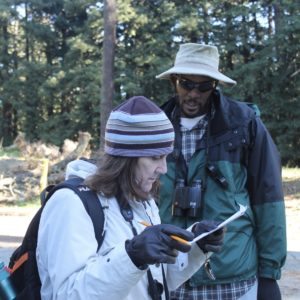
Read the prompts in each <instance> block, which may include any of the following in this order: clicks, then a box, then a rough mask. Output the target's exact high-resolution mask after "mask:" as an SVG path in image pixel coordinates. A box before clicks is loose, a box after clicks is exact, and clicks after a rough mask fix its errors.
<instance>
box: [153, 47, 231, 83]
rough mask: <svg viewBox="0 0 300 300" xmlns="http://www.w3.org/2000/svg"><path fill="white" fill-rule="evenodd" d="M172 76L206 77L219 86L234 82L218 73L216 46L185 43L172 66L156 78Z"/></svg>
mask: <svg viewBox="0 0 300 300" xmlns="http://www.w3.org/2000/svg"><path fill="white" fill-rule="evenodd" d="M172 74H186V75H199V76H207V77H210V78H213V79H215V80H218V81H219V82H220V83H221V84H229V85H235V84H236V81H235V80H232V79H231V78H229V77H228V76H226V75H224V74H223V73H221V72H220V71H219V52H218V48H217V47H216V46H211V45H206V44H196V43H187V44H182V45H180V47H179V51H178V52H177V54H176V58H175V63H174V66H173V67H171V68H170V69H168V70H167V71H165V72H163V73H161V74H159V75H157V76H156V78H160V79H170V76H171V75H172Z"/></svg>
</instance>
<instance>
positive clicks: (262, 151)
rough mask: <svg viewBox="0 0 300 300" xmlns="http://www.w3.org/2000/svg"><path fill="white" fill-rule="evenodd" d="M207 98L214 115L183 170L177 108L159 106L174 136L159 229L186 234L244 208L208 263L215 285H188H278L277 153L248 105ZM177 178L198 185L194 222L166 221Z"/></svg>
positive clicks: (282, 232)
mask: <svg viewBox="0 0 300 300" xmlns="http://www.w3.org/2000/svg"><path fill="white" fill-rule="evenodd" d="M212 98H213V101H214V109H215V112H214V114H213V117H212V118H211V120H210V122H209V125H208V130H207V132H206V134H205V136H204V138H203V139H201V141H199V142H198V143H197V147H196V149H197V150H196V152H195V153H194V155H193V157H192V159H191V161H190V163H189V167H188V168H187V167H186V166H185V163H182V161H183V157H182V154H181V152H180V147H181V146H180V144H181V142H180V140H181V136H180V127H179V117H177V116H178V113H176V111H178V108H177V107H176V105H175V102H176V101H175V99H171V100H169V101H168V102H166V103H165V104H164V105H163V106H162V109H163V110H164V111H165V112H166V114H167V115H168V117H169V118H170V119H171V121H172V123H173V126H174V128H175V131H176V140H175V148H174V152H173V153H172V154H170V155H169V156H168V159H167V160H168V173H167V174H165V175H163V176H162V177H161V188H160V203H159V208H160V215H161V219H162V223H171V224H175V225H178V226H180V227H183V228H186V227H188V226H189V225H191V224H193V223H194V222H195V221H200V220H203V219H210V220H217V221H223V220H225V219H227V218H228V217H230V216H231V215H232V214H233V213H235V212H236V211H237V210H239V204H242V205H247V206H248V209H247V211H246V213H245V215H244V216H242V217H240V218H239V219H237V220H235V221H234V222H232V223H230V224H228V226H227V232H226V235H225V240H224V246H223V249H222V251H221V252H220V253H218V254H213V255H212V257H211V266H212V269H213V272H214V274H215V276H216V278H217V280H216V281H211V280H210V279H209V278H208V277H207V275H206V273H205V271H204V268H201V269H200V270H199V271H198V272H197V273H196V274H195V275H194V276H193V277H192V278H191V280H190V281H189V283H190V285H191V286H197V285H201V284H217V283H228V282H232V281H239V280H244V279H248V278H250V277H252V276H254V275H257V276H259V277H260V276H262V277H268V278H274V279H279V278H280V276H281V267H282V266H283V264H284V262H285V259H286V221H285V206H284V200H283V191H282V180H281V164H280V158H279V154H278V151H277V149H276V146H275V144H274V142H273V140H272V138H271V136H270V134H269V133H268V131H267V129H266V128H265V126H264V124H263V123H262V121H261V119H260V117H259V112H258V110H256V111H255V109H253V107H251V106H252V105H249V104H246V103H243V102H239V101H235V100H232V99H230V98H228V97H225V96H224V95H222V94H221V93H220V92H219V91H216V92H215V93H214V95H213V97H212ZM207 164H211V165H213V166H215V167H216V169H217V170H218V172H219V174H221V175H222V176H224V178H225V179H226V182H227V184H228V186H227V187H226V188H225V187H222V186H221V185H220V184H219V183H218V182H217V181H216V180H214V179H213V178H212V177H211V176H209V175H208V173H207V171H206V166H207ZM176 177H177V178H178V177H181V178H184V179H185V180H186V185H191V184H192V182H193V181H194V180H195V179H201V181H202V186H203V190H204V191H203V195H202V200H201V209H200V212H199V216H197V217H196V218H191V217H186V216H183V217H175V216H172V197H173V192H174V190H175V181H176Z"/></svg>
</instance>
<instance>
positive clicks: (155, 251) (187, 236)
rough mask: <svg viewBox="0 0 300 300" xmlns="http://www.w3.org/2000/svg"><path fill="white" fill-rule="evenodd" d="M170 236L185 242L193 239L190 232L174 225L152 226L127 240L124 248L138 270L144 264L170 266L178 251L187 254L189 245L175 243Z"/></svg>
mask: <svg viewBox="0 0 300 300" xmlns="http://www.w3.org/2000/svg"><path fill="white" fill-rule="evenodd" d="M170 235H176V236H178V237H180V238H183V239H184V240H187V241H191V240H193V238H194V234H193V233H192V232H189V231H187V230H184V229H181V228H179V227H177V226H174V225H170V224H161V225H154V226H149V227H147V228H146V229H145V230H144V231H143V232H141V233H140V234H139V235H136V236H135V237H134V238H133V239H132V240H127V241H126V243H125V248H126V251H127V253H128V255H129V257H130V258H131V260H132V262H133V263H134V264H135V265H136V266H137V267H138V268H139V267H142V266H144V265H145V264H147V265H148V264H155V263H168V264H172V263H175V261H176V257H177V255H178V251H181V252H188V251H190V249H191V245H189V244H184V243H181V242H179V241H176V240H174V239H172V238H171V237H170ZM177 250H178V251H177Z"/></svg>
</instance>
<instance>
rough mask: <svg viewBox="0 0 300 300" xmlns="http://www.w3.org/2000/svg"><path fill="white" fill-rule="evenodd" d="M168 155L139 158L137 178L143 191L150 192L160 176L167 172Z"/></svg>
mask: <svg viewBox="0 0 300 300" xmlns="http://www.w3.org/2000/svg"><path fill="white" fill-rule="evenodd" d="M166 157H167V156H166V155H161V156H150V157H139V158H138V161H137V166H136V170H135V178H136V182H137V184H138V186H139V187H140V189H141V191H143V192H144V193H149V192H150V191H151V189H152V185H153V183H154V182H155V181H156V180H157V179H158V177H159V176H160V175H161V174H165V173H166V172H167V161H166Z"/></svg>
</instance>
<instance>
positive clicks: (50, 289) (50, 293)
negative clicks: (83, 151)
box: [36, 160, 205, 300]
mask: <svg viewBox="0 0 300 300" xmlns="http://www.w3.org/2000/svg"><path fill="white" fill-rule="evenodd" d="M95 170H96V167H95V165H93V164H91V163H88V162H86V161H82V160H77V161H73V162H71V163H70V164H69V165H68V167H67V174H66V177H67V178H69V177H72V176H79V177H82V178H86V176H88V175H90V174H92V173H94V172H95ZM99 200H100V201H101V203H102V205H103V206H107V207H108V208H106V209H104V213H105V232H106V233H105V238H104V241H103V244H102V246H101V248H100V250H99V251H98V253H97V252H96V249H97V241H96V238H95V233H94V227H93V223H92V221H91V218H90V216H89V215H88V214H87V212H86V210H85V208H84V206H83V204H82V202H81V200H80V199H79V197H78V196H77V195H76V194H75V193H74V192H73V191H72V190H70V189H61V190H58V191H57V192H55V194H54V195H53V196H52V197H51V199H50V200H49V201H48V203H47V205H46V207H45V208H44V211H43V213H42V216H41V221H40V226H39V232H38V245H37V251H36V255H37V265H38V270H39V275H40V278H41V282H42V289H41V295H42V299H43V300H48V299H49V300H50V299H57V300H58V299H60V300H73V299H74V300H75V299H82V300H92V299H102V300H106V299H108V300H122V299H124V300H125V299H126V300H140V299H143V300H147V299H150V297H149V295H148V292H147V289H148V279H147V271H146V270H144V271H142V270H139V269H138V268H137V267H136V266H135V265H134V264H133V262H132V261H131V259H130V258H129V256H128V255H127V252H126V250H125V240H127V239H131V238H133V233H132V230H131V227H130V224H129V223H128V222H126V221H125V219H124V218H123V216H122V215H121V213H120V209H119V205H118V203H117V201H116V199H115V198H111V199H105V198H104V197H100V196H99ZM161 201H163V199H161ZM130 205H131V207H132V210H133V215H134V219H133V225H134V227H135V228H136V230H137V231H138V233H140V232H141V231H143V230H144V226H143V225H141V224H140V223H138V221H141V220H146V221H148V222H149V218H150V219H151V221H152V223H153V224H159V223H160V218H159V214H158V208H157V206H156V204H155V202H154V201H153V200H151V201H148V202H145V203H144V204H143V203H142V202H137V201H132V202H131V203H130ZM204 260H205V256H204V254H203V252H202V251H201V250H200V248H199V247H198V246H197V245H196V244H194V245H193V246H192V250H191V251H190V252H189V253H188V254H184V253H180V255H179V256H178V259H177V263H176V264H168V265H167V264H166V265H164V269H165V272H166V279H167V282H168V287H169V289H170V290H173V289H175V288H176V287H178V286H179V285H180V284H182V283H183V282H184V281H186V280H187V279H188V278H189V277H190V276H191V275H192V274H193V273H194V272H196V271H197V270H198V269H199V268H200V267H201V265H202V264H203V262H204ZM150 268H151V272H152V275H153V277H154V278H155V279H157V280H158V281H159V282H161V283H162V272H161V266H159V267H156V266H150Z"/></svg>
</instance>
